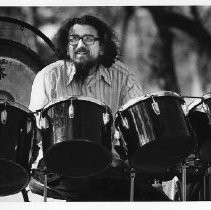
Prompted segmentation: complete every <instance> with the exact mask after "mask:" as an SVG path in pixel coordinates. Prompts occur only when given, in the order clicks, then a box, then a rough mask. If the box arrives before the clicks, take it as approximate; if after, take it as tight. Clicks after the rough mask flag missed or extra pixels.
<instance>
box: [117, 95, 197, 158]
mask: <svg viewBox="0 0 211 210" xmlns="http://www.w3.org/2000/svg"><path fill="white" fill-rule="evenodd" d="M154 99H155V100H156V102H158V104H159V109H160V114H159V115H157V114H156V113H155V112H154V110H153V108H152V102H153V101H152V98H147V99H145V100H140V101H139V102H138V103H136V104H134V105H133V106H131V107H129V108H128V109H126V110H123V111H119V112H118V113H117V118H116V123H115V124H116V127H118V129H119V130H120V131H121V133H122V136H123V138H124V141H125V142H126V144H127V145H128V146H127V148H128V157H129V158H130V157H131V156H132V154H133V153H134V152H135V150H136V149H137V148H139V147H143V146H144V145H146V144H148V143H150V142H154V141H162V140H165V139H170V138H172V137H173V138H177V137H180V136H187V137H192V136H194V132H193V130H192V128H191V126H190V123H189V122H188V120H187V118H186V117H185V115H184V112H183V109H182V107H181V105H182V104H183V103H184V101H183V100H182V99H180V98H177V97H174V96H171V97H169V96H162V97H156V96H155V97H154ZM122 118H126V119H127V121H128V128H125V126H124V125H123V123H122ZM128 131H129V132H128Z"/></svg>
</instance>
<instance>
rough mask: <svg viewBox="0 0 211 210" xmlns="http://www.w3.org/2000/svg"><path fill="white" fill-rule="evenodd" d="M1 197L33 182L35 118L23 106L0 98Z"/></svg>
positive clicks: (16, 191)
mask: <svg viewBox="0 0 211 210" xmlns="http://www.w3.org/2000/svg"><path fill="white" fill-rule="evenodd" d="M0 115H1V116H0V144H1V145H0V169H1V172H0V196H6V195H11V194H14V193H18V192H19V191H21V190H22V189H23V188H25V187H26V186H27V184H28V182H29V179H30V170H31V164H32V158H33V157H32V155H33V148H34V146H35V145H36V142H35V135H36V132H35V131H36V129H35V127H36V126H35V119H34V116H33V114H32V113H31V112H30V111H29V110H28V109H27V108H26V107H25V106H23V105H20V104H18V103H15V102H10V101H7V100H2V99H0Z"/></svg>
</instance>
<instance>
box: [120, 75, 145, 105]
mask: <svg viewBox="0 0 211 210" xmlns="http://www.w3.org/2000/svg"><path fill="white" fill-rule="evenodd" d="M121 95H122V96H121V98H122V102H121V103H122V104H121V105H123V104H125V103H127V102H128V101H129V100H131V99H134V98H136V97H140V96H143V95H144V92H143V89H142V87H141V84H140V83H139V82H138V81H137V79H136V78H135V75H134V74H129V75H128V77H127V79H126V83H125V85H124V86H123V88H122V91H121Z"/></svg>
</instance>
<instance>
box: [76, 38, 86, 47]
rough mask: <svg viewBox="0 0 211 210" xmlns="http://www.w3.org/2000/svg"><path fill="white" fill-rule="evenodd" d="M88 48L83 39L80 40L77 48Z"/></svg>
mask: <svg viewBox="0 0 211 210" xmlns="http://www.w3.org/2000/svg"><path fill="white" fill-rule="evenodd" d="M81 46H86V45H85V44H84V42H83V40H82V39H79V41H78V45H77V47H81Z"/></svg>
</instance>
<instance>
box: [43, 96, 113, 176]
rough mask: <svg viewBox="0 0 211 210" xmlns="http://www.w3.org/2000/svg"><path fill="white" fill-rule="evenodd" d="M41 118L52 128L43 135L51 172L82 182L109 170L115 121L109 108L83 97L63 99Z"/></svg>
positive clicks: (47, 161)
mask: <svg viewBox="0 0 211 210" xmlns="http://www.w3.org/2000/svg"><path fill="white" fill-rule="evenodd" d="M42 116H43V117H46V118H47V120H48V121H49V125H50V126H49V128H47V129H45V130H43V131H42V134H43V153H44V157H45V158H44V159H45V163H46V166H47V168H48V169H49V170H51V171H52V172H55V173H57V174H59V175H62V176H68V177H73V178H75V177H77V178H79V177H86V176H93V175H96V174H99V173H100V172H102V171H104V170H105V169H106V168H107V167H108V166H110V163H111V126H112V121H113V120H112V119H113V118H112V114H111V111H110V108H109V107H108V106H107V105H105V104H104V103H101V102H100V101H98V100H96V99H93V98H88V97H83V96H79V97H78V96H75V97H70V98H61V99H57V100H56V101H53V102H51V103H49V104H48V105H47V106H46V107H45V108H44V110H43V112H42Z"/></svg>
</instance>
